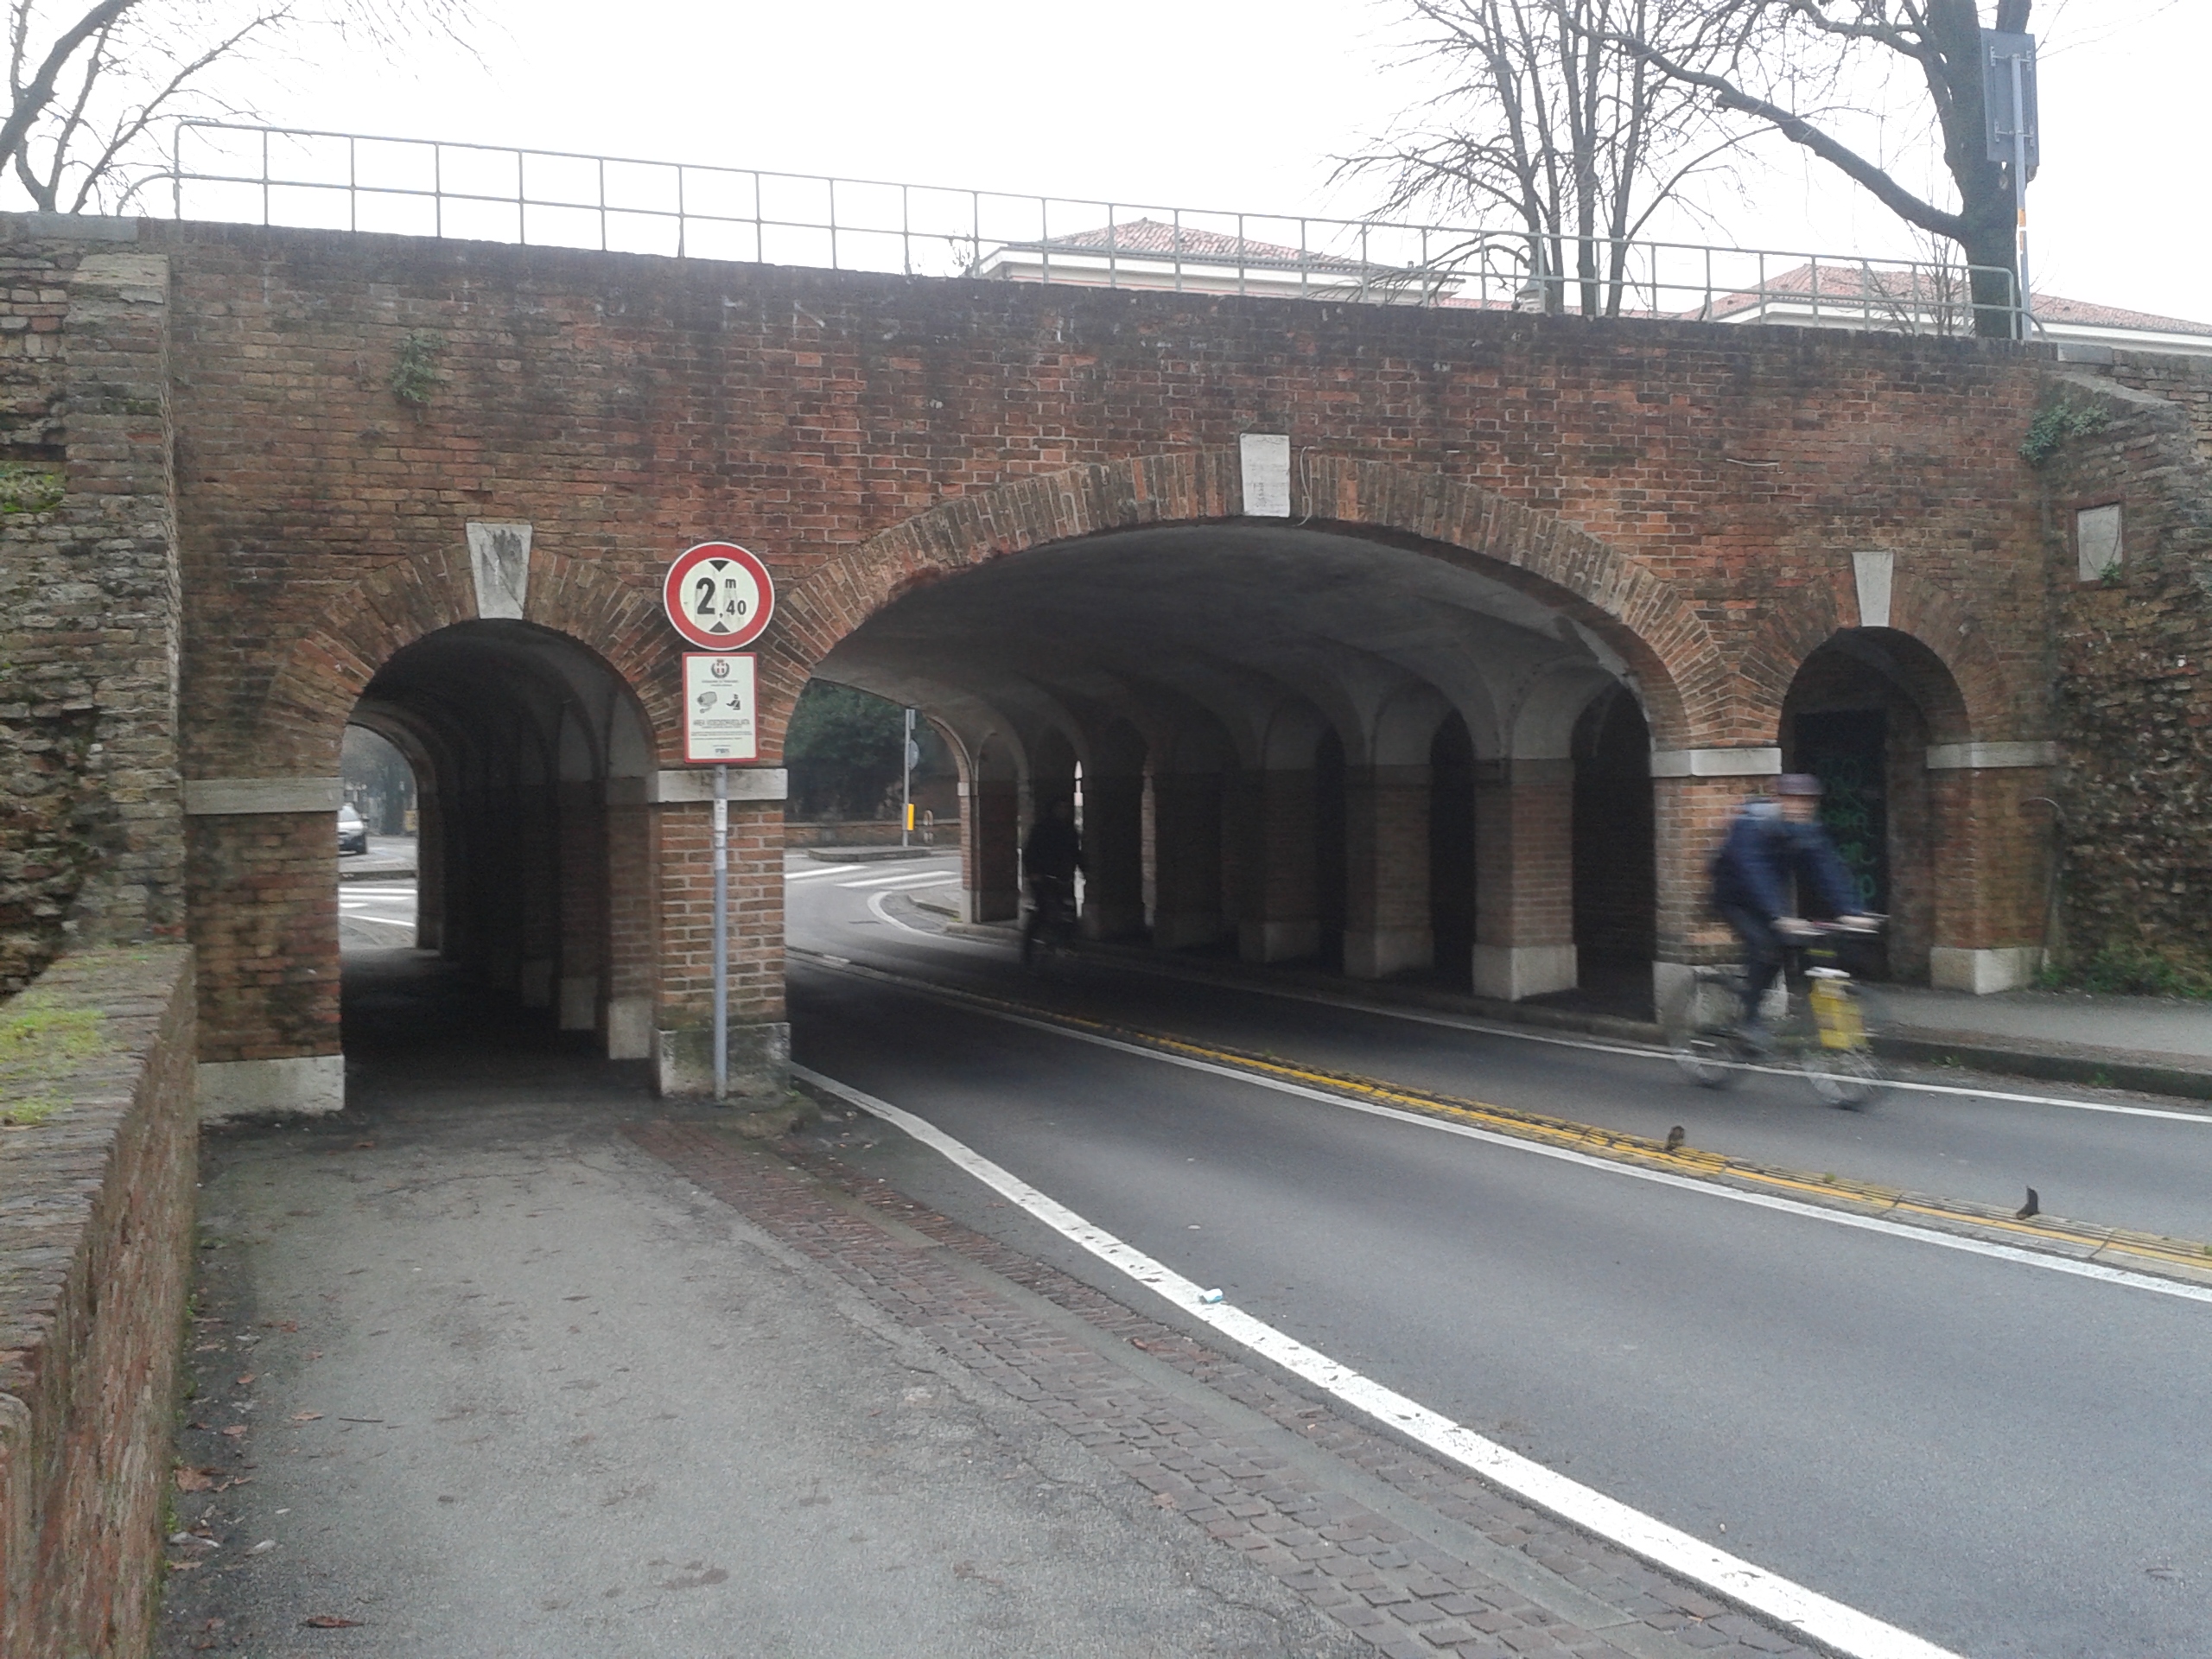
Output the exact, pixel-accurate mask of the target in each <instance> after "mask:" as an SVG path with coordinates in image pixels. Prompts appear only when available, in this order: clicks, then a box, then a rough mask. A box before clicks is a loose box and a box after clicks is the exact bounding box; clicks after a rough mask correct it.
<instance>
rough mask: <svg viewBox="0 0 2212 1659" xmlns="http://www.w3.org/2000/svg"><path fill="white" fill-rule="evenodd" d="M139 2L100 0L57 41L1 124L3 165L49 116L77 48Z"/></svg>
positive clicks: (0, 141)
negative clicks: (57, 86) (48, 109)
mask: <svg viewBox="0 0 2212 1659" xmlns="http://www.w3.org/2000/svg"><path fill="white" fill-rule="evenodd" d="M139 3H141V0H100V3H99V5H96V6H94V7H93V8H92V10H90V11H88V12H86V14H85V15H84V16H82V17H79V19H78V20H77V21H76V22H75V23H73V25H71V26H70V28H69V29H67V30H66V31H64V33H63V34H62V35H61V38H60V39H59V40H57V41H54V45H53V47H52V48H51V49H49V50H48V53H47V54H46V60H45V61H44V62H43V63H41V64H40V65H39V70H38V73H37V74H36V75H35V76H33V77H32V78H31V82H30V85H29V86H25V87H24V88H22V90H21V91H20V92H17V93H16V101H15V106H14V107H13V108H12V109H10V111H8V118H7V120H6V121H4V122H0V162H7V161H12V160H14V159H15V156H16V151H18V150H19V149H22V147H23V139H24V137H26V136H27V135H28V134H29V131H30V130H31V126H32V124H33V123H35V121H37V119H38V118H39V117H41V115H43V114H45V113H46V107H47V105H49V104H51V103H52V102H53V101H54V83H55V82H57V81H58V80H60V78H61V71H62V69H63V68H64V67H67V64H68V61H69V60H70V59H71V58H73V57H74V56H75V55H76V54H77V48H79V47H80V46H82V45H84V43H85V42H86V41H88V40H90V39H92V37H93V36H94V35H99V34H101V33H103V32H104V31H105V30H107V29H112V28H114V27H115V25H116V22H117V21H118V19H119V18H121V17H122V16H123V15H124V13H125V12H127V11H129V10H130V9H131V8H132V7H134V6H136V5H138V4H139Z"/></svg>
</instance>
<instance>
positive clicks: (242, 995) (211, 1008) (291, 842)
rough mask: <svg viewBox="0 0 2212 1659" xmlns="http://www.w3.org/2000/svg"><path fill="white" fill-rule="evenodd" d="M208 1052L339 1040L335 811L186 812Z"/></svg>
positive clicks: (222, 1056) (275, 1050)
mask: <svg viewBox="0 0 2212 1659" xmlns="http://www.w3.org/2000/svg"><path fill="white" fill-rule="evenodd" d="M185 823H186V825H187V830H188V850H187V861H186V870H187V876H188V880H189V881H190V883H191V887H192V895H193V902H192V911H191V918H190V919H191V937H192V943H193V945H194V948H195V950H196V953H197V956H198V963H199V980H200V1058H201V1059H203V1060H210V1061H219V1060H266V1059H281V1058H286V1057H288V1056H290V1055H295V1054H335V1053H336V1052H338V868H337V867H338V844H337V842H336V841H335V840H334V837H333V835H332V831H331V827H330V815H329V814H328V813H327V812H260V813H251V814H241V815H238V816H227V817H194V818H188V819H187V820H185Z"/></svg>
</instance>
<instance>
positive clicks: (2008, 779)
mask: <svg viewBox="0 0 2212 1659" xmlns="http://www.w3.org/2000/svg"><path fill="white" fill-rule="evenodd" d="M1959 747H1965V746H1959ZM1992 747H1994V746H1992ZM1941 754H1942V750H1940V749H1939V750H1936V751H1931V755H1941ZM1928 778H1929V785H1930V787H1929V796H1930V806H1931V809H1932V810H1931V811H1930V814H1929V816H1930V817H1931V818H1932V820H1933V823H1932V824H1931V826H1930V827H1931V831H1932V835H1933V838H1934V842H1935V846H1934V851H1935V865H1936V870H1935V877H1936V881H1935V885H1936V937H1935V944H1934V948H1933V949H1931V950H1929V964H1928V966H1929V981H1930V982H1931V983H1933V984H1934V985H1935V986H1936V988H1938V989H1940V990H1950V991H1971V992H1974V994H1975V995H1986V994H1988V993H1989V992H1992V991H2007V990H2012V989H2013V988H2015V987H2018V986H2021V985H2025V984H2028V983H2029V982H2031V981H2032V980H2033V979H2034V978H2035V976H2036V973H2037V969H2040V968H2041V967H2042V966H2043V952H2044V922H2045V919H2046V918H2045V893H2046V889H2045V887H2044V881H2045V880H2046V879H2047V877H2048V874H2049V863H2050V828H2049V824H2050V818H2049V816H2048V811H2049V809H2047V808H2042V807H2037V808H2028V809H2026V810H2023V809H2024V803H2026V802H2027V801H2028V800H2030V799H2031V798H2033V797H2036V796H2045V797H2047V796H2049V794H2050V770H2049V768H2047V767H2044V766H1975V767H1968V766H1942V767H1939V768H1932V769H1931V770H1930V771H1929V774H1928Z"/></svg>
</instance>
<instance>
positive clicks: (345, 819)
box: [338, 806, 369, 858]
mask: <svg viewBox="0 0 2212 1659" xmlns="http://www.w3.org/2000/svg"><path fill="white" fill-rule="evenodd" d="M368 850H369V826H368V824H367V823H365V821H364V820H363V819H362V817H361V815H360V814H359V812H356V811H355V810H353V808H352V807H350V806H341V807H340V808H339V809H338V855H339V856H340V858H343V857H344V856H345V855H346V854H348V853H365V852H367V851H368Z"/></svg>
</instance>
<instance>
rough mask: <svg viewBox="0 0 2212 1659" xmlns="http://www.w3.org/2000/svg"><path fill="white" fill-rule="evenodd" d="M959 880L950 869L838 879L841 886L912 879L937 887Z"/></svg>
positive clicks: (892, 883) (890, 883) (882, 884)
mask: <svg viewBox="0 0 2212 1659" xmlns="http://www.w3.org/2000/svg"><path fill="white" fill-rule="evenodd" d="M955 880H959V878H958V877H957V876H956V875H955V874H953V873H952V872H951V871H950V870H901V871H900V872H899V874H896V875H876V876H870V877H869V878H868V880H865V881H840V882H839V883H838V884H837V885H838V886H839V887H896V886H898V885H899V883H900V882H902V881H912V882H916V883H918V884H919V885H921V886H924V887H938V886H940V885H942V884H943V883H944V882H947V881H955Z"/></svg>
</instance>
